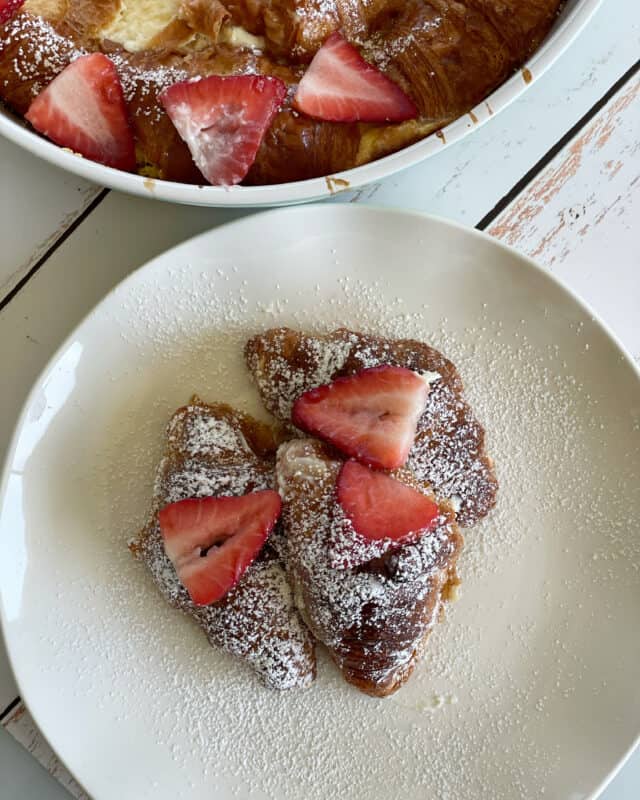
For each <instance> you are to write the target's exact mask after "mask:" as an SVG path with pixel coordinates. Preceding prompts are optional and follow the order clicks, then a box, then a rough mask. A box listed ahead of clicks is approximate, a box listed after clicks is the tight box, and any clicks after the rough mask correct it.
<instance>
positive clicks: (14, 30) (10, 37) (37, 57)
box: [0, 14, 87, 97]
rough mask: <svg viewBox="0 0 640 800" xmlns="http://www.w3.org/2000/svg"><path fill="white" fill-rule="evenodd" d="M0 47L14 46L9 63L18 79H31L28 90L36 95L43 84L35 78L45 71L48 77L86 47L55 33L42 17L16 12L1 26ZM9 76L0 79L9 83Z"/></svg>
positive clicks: (42, 87) (4, 83)
mask: <svg viewBox="0 0 640 800" xmlns="http://www.w3.org/2000/svg"><path fill="white" fill-rule="evenodd" d="M1 45H2V47H1V48H0V50H3V49H9V48H15V55H14V58H13V61H12V67H13V71H14V74H15V76H17V77H18V78H19V79H20V80H21V81H24V82H29V81H33V84H32V85H31V87H30V93H31V94H32V96H33V97H36V95H38V94H39V93H40V92H41V91H42V89H44V88H45V86H44V85H42V84H41V83H40V82H39V81H36V80H35V79H36V78H38V77H39V76H41V75H42V74H48V75H49V76H50V78H49V79H50V80H51V79H53V78H54V77H55V76H56V75H57V74H58V73H59V72H62V70H63V69H64V68H65V67H66V66H68V64H69V63H70V62H71V61H73V60H75V59H76V58H78V57H79V56H81V55H86V53H87V51H86V50H84V49H83V48H79V47H76V46H75V45H74V44H73V42H72V41H71V40H69V39H67V38H66V37H64V36H61V35H60V34H58V33H57V32H56V31H55V30H54V29H53V28H52V27H51V25H50V24H49V23H48V22H46V21H45V20H44V19H43V18H42V17H38V16H31V15H26V14H16V15H15V16H14V17H12V18H11V19H10V20H9V22H7V23H6V25H5V26H4V28H3V30H2V41H1ZM11 82H13V81H10V79H9V76H7V77H5V78H4V80H3V85H4V86H9V85H10V83H11Z"/></svg>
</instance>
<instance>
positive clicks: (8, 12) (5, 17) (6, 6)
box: [0, 0, 24, 25]
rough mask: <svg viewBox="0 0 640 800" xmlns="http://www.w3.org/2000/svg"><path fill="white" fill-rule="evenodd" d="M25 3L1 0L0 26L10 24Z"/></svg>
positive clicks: (15, 0) (14, 0)
mask: <svg viewBox="0 0 640 800" xmlns="http://www.w3.org/2000/svg"><path fill="white" fill-rule="evenodd" d="M23 3H24V0H0V25H4V23H5V22H8V21H9V20H10V19H11V17H12V16H13V15H14V14H15V13H16V11H17V10H18V9H19V8H20V6H21V5H23Z"/></svg>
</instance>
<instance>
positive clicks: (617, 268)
mask: <svg viewBox="0 0 640 800" xmlns="http://www.w3.org/2000/svg"><path fill="white" fill-rule="evenodd" d="M639 221H640V74H636V76H635V78H634V79H632V80H631V81H629V82H628V83H627V84H626V86H624V87H623V88H622V89H621V90H620V91H619V92H618V94H617V95H616V96H615V97H613V98H612V99H611V101H610V102H609V103H608V104H607V106H606V107H605V108H604V109H603V110H602V111H601V112H600V114H599V115H598V116H597V117H596V118H595V119H593V120H592V121H591V123H590V124H589V125H587V127H586V128H584V129H583V130H582V131H581V133H580V134H579V136H577V137H576V138H575V139H574V140H573V141H572V142H571V144H570V145H569V146H568V147H566V148H565V149H564V150H563V151H562V152H561V153H560V154H559V155H558V156H557V157H556V158H555V159H554V160H553V161H552V162H551V163H550V164H549V165H548V166H547V168H546V169H545V170H543V171H542V172H541V173H540V174H539V175H538V176H537V177H536V178H535V180H534V181H533V182H532V183H531V184H530V186H529V187H528V188H527V190H526V191H525V192H523V193H522V194H521V195H520V197H518V198H517V200H516V201H515V202H514V203H513V204H512V205H511V207H510V208H509V209H507V210H506V211H505V212H504V213H503V214H502V215H501V216H500V217H499V218H498V219H497V220H496V221H495V223H494V224H493V225H492V226H491V227H490V229H489V232H490V233H491V234H493V235H494V236H497V237H498V238H499V239H501V240H502V241H504V242H506V243H507V244H510V245H512V246H514V247H517V248H518V249H519V250H521V251H522V252H524V253H527V254H528V255H530V256H531V257H532V258H534V259H536V260H537V261H539V262H540V263H542V264H544V265H545V266H547V267H549V269H550V270H551V271H552V272H554V273H556V274H557V275H558V276H560V277H561V278H562V279H563V280H565V281H566V282H567V283H568V284H569V286H571V288H572V289H574V290H575V291H576V292H577V293H578V294H579V295H580V296H581V297H583V298H584V299H585V300H586V301H587V302H588V303H589V304H590V305H591V306H592V307H593V308H594V309H595V310H596V312H598V313H599V314H600V315H601V316H602V317H603V318H604V319H605V320H606V321H607V322H608V323H609V325H610V326H611V328H613V330H614V332H615V333H616V334H617V335H618V336H619V338H620V339H621V340H622V342H623V343H624V344H625V345H626V347H627V348H628V349H629V350H630V351H631V353H632V354H633V355H634V356H635V357H636V359H638V360H639V361H640V324H639V323H640V269H639V267H640V235H639V231H638V222H639Z"/></svg>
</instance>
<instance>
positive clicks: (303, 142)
mask: <svg viewBox="0 0 640 800" xmlns="http://www.w3.org/2000/svg"><path fill="white" fill-rule="evenodd" d="M562 2H563V0H225V1H224V2H222V0H126V2H125V0H97V1H96V2H88V0H26V2H22V0H0V99H2V100H3V101H4V102H5V103H6V105H7V106H8V107H9V108H10V109H12V110H13V111H14V112H16V113H18V114H20V115H23V116H25V118H26V119H27V120H28V122H29V123H30V124H31V125H32V126H33V127H34V128H35V129H36V130H37V131H39V132H40V133H42V134H43V135H45V136H47V137H49V138H50V139H51V140H53V141H54V142H56V143H57V144H59V145H61V146H63V147H66V148H68V149H70V150H72V151H74V152H76V153H78V154H80V155H82V156H84V157H85V158H90V159H92V160H95V161H99V162H101V163H103V164H106V165H108V166H112V167H116V168H119V169H124V170H129V171H134V172H135V171H137V172H139V173H141V174H143V175H147V176H150V177H157V178H162V179H166V180H171V181H181V182H187V183H196V184H203V183H206V182H209V183H213V184H218V185H231V184H237V183H244V184H254V185H255V184H271V183H283V182H287V181H297V180H304V179H306V178H314V177H318V176H323V175H332V174H334V173H336V172H340V171H342V170H345V169H348V168H351V167H354V166H358V165H361V164H364V163H366V162H369V161H371V160H374V159H377V158H380V157H381V156H384V155H387V154H389V153H392V152H394V151H396V150H398V149H400V148H402V147H405V146H407V145H409V144H412V143H414V142H416V141H417V140H419V139H420V138H422V137H424V136H426V135H427V134H429V133H431V132H433V131H435V130H438V129H439V128H441V127H442V126H444V125H446V124H447V123H449V122H451V121H452V120H454V119H455V118H457V117H459V116H460V115H461V114H463V113H465V112H467V111H469V110H470V109H472V108H473V106H475V105H476V104H477V103H478V102H480V101H481V100H482V99H483V98H484V97H485V96H486V95H487V94H488V93H489V92H491V91H492V90H493V89H494V88H495V87H496V86H498V85H499V84H500V83H501V82H502V81H504V80H505V79H506V78H508V77H509V75H510V74H511V73H513V72H514V71H515V70H516V69H518V68H519V67H521V66H522V65H523V64H524V62H525V61H526V59H527V58H528V57H529V55H530V54H531V53H532V52H533V51H534V50H535V49H536V48H537V47H538V46H539V44H540V43H541V41H542V40H543V38H544V37H545V36H546V34H547V32H548V31H549V29H550V27H551V25H552V24H553V21H554V19H555V17H556V15H557V13H558V11H559V9H560V7H561V5H562Z"/></svg>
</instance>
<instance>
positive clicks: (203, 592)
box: [158, 489, 282, 606]
mask: <svg viewBox="0 0 640 800" xmlns="http://www.w3.org/2000/svg"><path fill="white" fill-rule="evenodd" d="M281 507H282V503H281V501H280V495H279V494H278V493H277V492H274V491H272V490H271V489H267V490H264V491H261V492H252V493H251V494H245V495H244V496H243V497H205V498H204V499H201V500H194V499H192V500H181V501H180V502H178V503H172V504H171V505H169V506H165V508H163V509H162V511H161V512H160V513H159V515H158V519H159V521H160V530H161V531H162V537H163V539H164V549H165V552H166V554H167V555H168V556H169V558H170V559H171V561H172V563H173V566H174V567H175V569H176V572H177V573H178V577H179V578H180V581H181V583H182V585H183V586H184V587H185V588H186V589H187V591H188V592H189V595H190V597H191V599H192V600H193V602H194V603H195V604H196V605H198V606H207V605H209V604H210V603H215V602H216V601H217V600H220V599H221V598H222V597H224V596H225V595H226V594H227V592H228V591H229V590H230V589H232V588H233V587H234V586H235V585H236V584H237V583H238V581H239V580H240V578H241V577H242V575H243V574H244V572H245V570H246V569H247V567H249V566H250V565H251V564H252V563H253V562H254V561H255V559H256V557H257V555H258V553H259V552H260V550H261V549H262V545H263V544H264V543H265V541H266V539H267V536H268V535H269V534H270V533H271V530H272V529H273V526H274V525H275V524H276V521H277V519H278V517H279V516H280V509H281Z"/></svg>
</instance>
